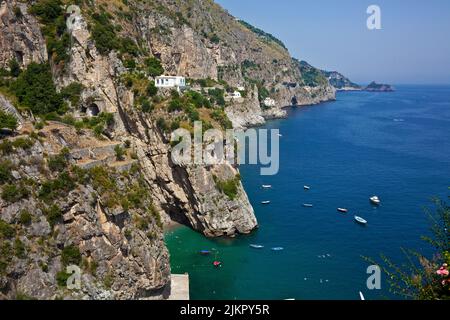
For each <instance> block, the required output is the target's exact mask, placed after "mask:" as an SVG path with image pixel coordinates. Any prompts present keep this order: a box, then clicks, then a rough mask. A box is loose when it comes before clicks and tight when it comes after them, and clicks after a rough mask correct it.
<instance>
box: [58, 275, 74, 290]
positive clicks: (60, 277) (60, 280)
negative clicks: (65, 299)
mask: <svg viewBox="0 0 450 320" xmlns="http://www.w3.org/2000/svg"><path fill="white" fill-rule="evenodd" d="M70 276H71V274H70V273H67V272H65V271H59V272H58V273H56V282H57V283H58V286H60V287H62V288H63V287H65V286H67V281H68V280H69V278H70Z"/></svg>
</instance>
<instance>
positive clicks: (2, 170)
mask: <svg viewBox="0 0 450 320" xmlns="http://www.w3.org/2000/svg"><path fill="white" fill-rule="evenodd" d="M12 168H13V164H12V163H11V161H9V160H4V161H1V162H0V185H1V184H4V183H7V182H10V181H12V179H13V176H12V174H11V170H12Z"/></svg>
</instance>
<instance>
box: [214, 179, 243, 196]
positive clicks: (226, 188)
mask: <svg viewBox="0 0 450 320" xmlns="http://www.w3.org/2000/svg"><path fill="white" fill-rule="evenodd" d="M213 178H214V182H215V183H216V187H217V189H218V190H219V191H220V192H222V193H224V194H225V195H226V196H227V197H228V198H230V199H231V200H234V199H236V196H237V194H238V191H239V189H238V187H239V184H240V181H241V179H240V176H236V177H235V178H233V179H230V180H226V181H222V180H220V179H219V178H218V177H217V176H213Z"/></svg>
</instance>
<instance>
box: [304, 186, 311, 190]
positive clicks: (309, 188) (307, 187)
mask: <svg viewBox="0 0 450 320" xmlns="http://www.w3.org/2000/svg"><path fill="white" fill-rule="evenodd" d="M303 189H305V190H311V187H310V186H303Z"/></svg>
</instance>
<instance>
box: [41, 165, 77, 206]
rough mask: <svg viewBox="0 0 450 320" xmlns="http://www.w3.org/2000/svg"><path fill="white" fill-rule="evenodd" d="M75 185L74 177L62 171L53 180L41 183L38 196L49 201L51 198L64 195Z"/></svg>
mask: <svg viewBox="0 0 450 320" xmlns="http://www.w3.org/2000/svg"><path fill="white" fill-rule="evenodd" d="M75 186H76V181H75V179H74V178H73V177H72V176H71V175H70V174H69V173H68V172H67V171H65V172H62V173H60V174H59V175H58V177H57V178H56V179H54V180H47V181H44V182H43V183H42V186H41V188H40V189H39V192H38V196H39V198H40V199H42V200H44V201H46V202H49V203H51V202H52V201H53V200H55V199H57V198H59V197H64V196H66V195H67V194H68V193H69V192H70V191H72V190H73V189H74V188H75Z"/></svg>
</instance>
